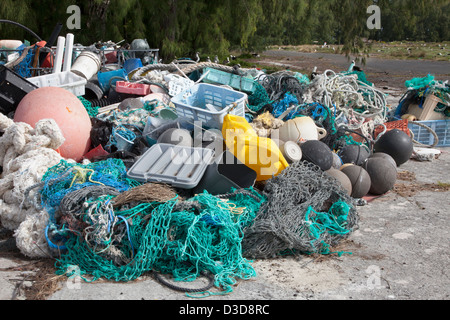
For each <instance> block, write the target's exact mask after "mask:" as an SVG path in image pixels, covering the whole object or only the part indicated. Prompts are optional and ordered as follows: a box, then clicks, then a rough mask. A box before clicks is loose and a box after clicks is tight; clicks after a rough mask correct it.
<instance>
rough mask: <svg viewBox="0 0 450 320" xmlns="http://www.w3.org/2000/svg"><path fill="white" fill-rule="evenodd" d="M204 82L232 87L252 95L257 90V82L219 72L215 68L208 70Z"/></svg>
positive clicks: (205, 72)
mask: <svg viewBox="0 0 450 320" xmlns="http://www.w3.org/2000/svg"><path fill="white" fill-rule="evenodd" d="M204 74H205V77H204V78H203V82H206V83H210V84H222V85H227V86H230V87H232V88H233V89H236V90H239V91H243V92H245V93H248V94H252V93H253V92H254V91H255V89H256V82H255V81H254V80H253V79H249V78H246V77H243V76H240V75H237V74H232V73H229V72H225V71H221V70H217V69H214V68H206V69H205V71H204Z"/></svg>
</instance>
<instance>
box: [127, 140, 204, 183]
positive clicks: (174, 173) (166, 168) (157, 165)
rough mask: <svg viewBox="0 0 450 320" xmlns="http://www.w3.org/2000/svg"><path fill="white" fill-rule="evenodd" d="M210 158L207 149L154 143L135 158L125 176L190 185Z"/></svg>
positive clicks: (202, 171)
mask: <svg viewBox="0 0 450 320" xmlns="http://www.w3.org/2000/svg"><path fill="white" fill-rule="evenodd" d="M212 158H213V150H211V149H203V148H189V147H181V146H176V145H170V144H163V143H158V144H155V145H154V146H152V147H151V148H150V149H149V150H147V151H146V152H145V153H144V154H143V155H142V156H141V157H140V158H139V159H138V160H137V161H136V162H135V164H134V165H133V166H132V167H131V168H130V170H128V172H127V176H128V177H129V178H130V179H134V180H136V181H139V182H143V183H147V182H158V183H167V184H170V185H172V186H174V187H177V188H182V189H193V188H195V187H196V186H197V185H198V184H199V182H200V180H201V179H202V177H203V175H204V173H205V171H206V168H207V166H208V165H209V164H210V163H211V161H212Z"/></svg>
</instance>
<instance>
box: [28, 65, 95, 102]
mask: <svg viewBox="0 0 450 320" xmlns="http://www.w3.org/2000/svg"><path fill="white" fill-rule="evenodd" d="M27 80H28V81H29V82H31V83H33V84H34V85H36V86H38V87H39V88H43V87H59V88H63V89H66V90H68V91H70V92H72V93H73V94H74V95H76V96H77V97H79V96H84V94H85V86H86V83H87V80H86V79H85V78H83V77H80V76H78V75H76V74H75V73H73V72H71V71H64V72H59V73H51V74H46V75H43V76H39V77H31V78H27Z"/></svg>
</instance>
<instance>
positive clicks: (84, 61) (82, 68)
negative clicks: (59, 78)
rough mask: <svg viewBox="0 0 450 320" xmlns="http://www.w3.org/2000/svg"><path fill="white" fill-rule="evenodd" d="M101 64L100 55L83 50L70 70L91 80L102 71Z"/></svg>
mask: <svg viewBox="0 0 450 320" xmlns="http://www.w3.org/2000/svg"><path fill="white" fill-rule="evenodd" d="M101 66H102V63H101V60H100V57H99V55H97V54H95V53H93V52H91V51H83V52H81V53H80V55H79V56H78V58H77V60H75V63H74V64H73V66H72V69H71V70H70V71H72V72H73V73H75V74H77V75H79V76H81V77H84V78H86V80H89V79H91V78H92V77H93V76H94V75H96V74H97V72H99V71H100V68H101Z"/></svg>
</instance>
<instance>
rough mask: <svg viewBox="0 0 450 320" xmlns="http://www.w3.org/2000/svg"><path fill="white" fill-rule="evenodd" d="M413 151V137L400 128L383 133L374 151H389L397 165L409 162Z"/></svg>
mask: <svg viewBox="0 0 450 320" xmlns="http://www.w3.org/2000/svg"><path fill="white" fill-rule="evenodd" d="M413 151H414V145H413V141H412V139H411V137H409V136H408V135H407V134H406V133H405V132H403V131H401V130H398V129H393V130H390V131H388V132H386V133H385V134H383V136H381V138H380V139H379V140H378V141H377V142H376V143H375V146H374V152H376V153H377V152H383V153H387V154H388V155H390V156H391V157H392V158H393V159H394V160H395V162H396V164H397V166H400V165H402V164H404V163H405V162H407V161H408V160H409V159H410V158H411V156H412V153H413Z"/></svg>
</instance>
